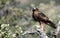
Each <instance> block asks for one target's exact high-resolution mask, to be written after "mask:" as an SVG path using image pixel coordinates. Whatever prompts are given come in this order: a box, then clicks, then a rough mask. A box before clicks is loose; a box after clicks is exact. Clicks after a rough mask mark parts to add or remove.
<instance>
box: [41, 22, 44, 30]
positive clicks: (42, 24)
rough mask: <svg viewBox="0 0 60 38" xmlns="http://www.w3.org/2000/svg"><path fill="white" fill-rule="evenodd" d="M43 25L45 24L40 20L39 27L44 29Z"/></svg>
mask: <svg viewBox="0 0 60 38" xmlns="http://www.w3.org/2000/svg"><path fill="white" fill-rule="evenodd" d="M44 26H45V23H43V22H40V28H41V29H42V30H44Z"/></svg>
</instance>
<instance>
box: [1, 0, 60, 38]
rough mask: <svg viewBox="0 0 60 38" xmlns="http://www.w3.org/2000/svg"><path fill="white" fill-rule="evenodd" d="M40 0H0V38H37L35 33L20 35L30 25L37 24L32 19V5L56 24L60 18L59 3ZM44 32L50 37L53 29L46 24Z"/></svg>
mask: <svg viewBox="0 0 60 38" xmlns="http://www.w3.org/2000/svg"><path fill="white" fill-rule="evenodd" d="M41 1H42V0H41ZM41 1H40V0H38V1H36V0H31V1H30V2H29V1H27V2H24V3H22V2H21V1H19V0H0V24H1V25H0V38H39V35H37V34H34V35H29V34H27V35H25V36H22V35H21V34H22V33H23V32H24V31H25V30H27V29H28V28H29V27H30V26H31V25H34V24H37V22H35V21H34V20H33V19H32V11H31V10H32V8H33V7H37V8H39V10H40V11H42V12H43V13H44V14H46V15H47V16H48V17H49V18H50V20H51V21H53V22H54V23H55V24H56V25H57V22H58V21H59V20H60V5H56V3H55V1H47V0H46V1H47V2H46V1H45V2H46V3H45V2H44V1H42V2H41ZM36 2H37V3H36ZM47 27H48V28H47ZM51 29H52V30H51ZM45 32H46V34H47V35H48V36H49V37H50V38H51V37H52V34H53V32H54V29H53V28H51V27H50V26H47V25H46V26H45Z"/></svg>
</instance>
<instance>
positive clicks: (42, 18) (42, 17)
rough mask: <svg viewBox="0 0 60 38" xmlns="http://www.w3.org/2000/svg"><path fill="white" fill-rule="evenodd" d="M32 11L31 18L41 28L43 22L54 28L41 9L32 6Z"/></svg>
mask: <svg viewBox="0 0 60 38" xmlns="http://www.w3.org/2000/svg"><path fill="white" fill-rule="evenodd" d="M32 12H33V13H32V17H33V19H34V20H35V21H37V22H39V24H40V26H41V28H42V29H43V28H44V24H47V25H49V26H51V27H52V28H54V29H56V26H55V24H54V23H53V22H51V21H50V20H49V18H48V17H47V16H46V15H45V14H43V13H42V12H41V11H39V9H38V8H34V9H33V10H32Z"/></svg>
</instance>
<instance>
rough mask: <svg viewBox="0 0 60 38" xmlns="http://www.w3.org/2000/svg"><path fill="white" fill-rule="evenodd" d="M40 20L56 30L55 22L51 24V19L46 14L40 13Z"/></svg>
mask: <svg viewBox="0 0 60 38" xmlns="http://www.w3.org/2000/svg"><path fill="white" fill-rule="evenodd" d="M39 19H41V20H42V22H44V23H45V24H48V25H50V26H51V27H52V28H54V29H56V26H55V24H54V23H53V22H51V21H50V20H49V18H48V17H47V16H46V15H45V14H43V13H39Z"/></svg>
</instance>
